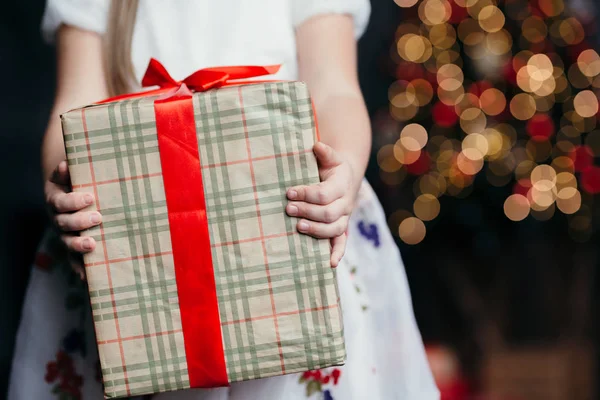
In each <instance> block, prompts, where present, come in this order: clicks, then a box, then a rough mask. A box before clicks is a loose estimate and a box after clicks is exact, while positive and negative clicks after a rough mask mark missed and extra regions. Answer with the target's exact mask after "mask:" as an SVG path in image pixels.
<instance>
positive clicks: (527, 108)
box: [510, 93, 536, 121]
mask: <svg viewBox="0 0 600 400" xmlns="http://www.w3.org/2000/svg"><path fill="white" fill-rule="evenodd" d="M535 111H536V108H535V100H534V99H533V97H531V95H529V94H527V93H519V94H517V95H516V96H515V97H513V98H512V100H511V101H510V113H511V114H512V115H513V117H515V118H516V119H519V120H521V121H525V120H528V119H530V118H531V117H533V115H534V114H535Z"/></svg>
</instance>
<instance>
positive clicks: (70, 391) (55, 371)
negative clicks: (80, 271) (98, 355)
mask: <svg viewBox="0 0 600 400" xmlns="http://www.w3.org/2000/svg"><path fill="white" fill-rule="evenodd" d="M53 239H54V240H52V239H51V240H50V241H49V243H48V248H47V251H46V252H44V251H42V252H39V253H38V254H37V255H36V258H35V265H36V266H37V267H38V268H40V269H42V270H45V271H53V272H55V273H58V274H62V275H63V276H64V279H65V280H66V282H67V283H68V290H67V292H66V294H65V303H64V307H65V308H66V309H67V310H69V311H70V312H71V313H73V316H74V318H73V321H74V325H75V326H74V327H72V328H71V329H69V330H68V331H67V332H66V334H65V335H64V336H63V338H62V339H61V341H60V343H59V346H58V347H59V351H58V353H57V354H56V360H55V361H50V362H48V363H47V364H46V375H45V377H44V379H45V380H46V382H48V383H49V384H52V383H54V386H53V387H52V393H53V394H54V395H55V396H56V397H57V398H58V399H59V400H79V399H81V388H82V386H83V376H82V375H79V374H78V373H77V371H76V370H75V364H74V361H73V357H74V356H75V355H77V354H78V355H80V356H81V357H82V358H85V357H86V356H87V348H86V340H85V338H86V334H85V325H86V324H85V323H86V319H87V318H89V309H88V307H87V304H88V301H87V288H86V285H85V283H84V282H83V281H81V279H79V277H78V275H77V274H76V273H75V272H74V271H73V269H72V268H71V265H70V263H69V262H68V260H67V257H66V252H65V251H64V246H62V244H61V243H60V242H59V241H57V240H56V238H53ZM98 372H99V371H98Z"/></svg>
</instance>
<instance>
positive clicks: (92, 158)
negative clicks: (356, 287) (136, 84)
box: [61, 60, 345, 398]
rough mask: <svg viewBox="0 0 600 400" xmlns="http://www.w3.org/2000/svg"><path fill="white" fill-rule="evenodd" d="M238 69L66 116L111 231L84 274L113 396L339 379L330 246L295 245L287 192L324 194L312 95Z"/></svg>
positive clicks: (86, 182)
mask: <svg viewBox="0 0 600 400" xmlns="http://www.w3.org/2000/svg"><path fill="white" fill-rule="evenodd" d="M273 71H274V69H273V68H272V67H227V68H213V69H205V70H200V71H198V72H196V73H195V74H193V75H191V76H190V77H188V78H186V79H185V80H184V81H182V82H177V81H175V80H173V79H172V78H171V77H170V76H169V75H168V73H167V71H166V70H165V69H164V67H162V65H160V64H159V63H158V62H157V61H155V60H152V61H151V63H150V66H149V68H148V71H147V73H146V75H145V77H144V80H143V81H142V83H143V84H144V85H145V86H154V85H158V86H160V88H159V89H157V90H153V91H148V92H144V93H138V94H133V95H126V96H121V97H117V98H113V99H109V101H105V102H101V103H98V104H94V105H90V106H86V107H83V108H79V109H75V110H71V111H69V112H67V113H65V114H63V115H62V116H61V119H62V126H63V132H64V139H65V147H66V152H67V159H68V164H69V171H70V174H71V181H72V187H73V190H74V191H83V192H89V193H92V194H93V195H94V197H95V200H96V202H95V204H94V205H93V206H91V207H90V208H89V209H92V210H93V209H95V210H98V211H99V212H101V213H102V216H103V221H102V224H101V225H99V226H97V227H94V228H92V229H89V230H88V231H86V232H84V234H85V235H86V236H91V237H93V238H94V239H95V240H96V243H97V246H96V248H95V250H94V251H93V252H91V253H89V254H87V255H86V256H85V270H86V274H87V275H86V276H87V282H88V288H89V294H90V301H91V306H92V312H93V320H94V325H95V332H96V340H97V344H98V352H99V357H100V363H101V367H102V376H103V384H104V390H105V396H106V397H107V398H117V397H123V396H133V395H142V394H149V393H157V392H163V391H170V390H177V389H185V388H195V387H218V386H227V385H228V384H229V383H231V382H238V381H244V380H250V379H258V378H265V377H270V376H276V375H282V374H290V373H295V372H301V371H307V370H314V369H320V368H324V367H328V366H333V365H341V364H343V362H344V360H345V347H344V339H343V325H342V320H341V309H340V304H339V295H338V289H337V284H336V276H335V270H333V269H332V268H330V265H329V258H330V248H329V242H328V241H327V240H317V239H314V238H311V237H309V236H306V235H301V234H299V233H298V232H297V231H296V220H295V219H294V218H291V217H289V216H287V215H286V214H285V204H286V202H287V201H286V190H287V189H288V188H290V187H292V186H295V185H310V184H315V183H318V182H319V173H318V169H317V163H316V159H315V157H314V155H313V153H312V147H313V145H314V143H315V140H317V126H316V119H315V115H314V112H313V107H312V102H311V98H310V95H309V92H308V90H307V88H306V86H305V84H303V83H301V82H269V81H254V80H244V79H247V78H253V77H254V76H258V75H264V74H269V73H272V72H273Z"/></svg>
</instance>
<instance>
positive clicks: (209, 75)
mask: <svg viewBox="0 0 600 400" xmlns="http://www.w3.org/2000/svg"><path fill="white" fill-rule="evenodd" d="M279 68H280V65H267V66H251V65H247V66H239V67H216V68H204V69H200V70H198V71H196V72H194V73H193V74H191V75H190V76H188V77H187V78H185V79H184V80H182V81H176V80H175V79H173V78H172V77H171V75H169V73H168V72H167V69H166V68H165V67H164V66H163V65H162V64H161V63H160V62H159V61H157V60H156V59H154V58H151V59H150V63H149V64H148V68H147V69H146V73H145V74H144V78H143V79H142V86H143V87H148V86H160V87H161V88H163V89H164V88H175V87H179V86H181V85H182V84H185V85H186V86H187V87H188V88H190V89H191V90H193V91H196V92H203V91H206V90H210V89H214V88H218V87H221V86H225V85H227V84H237V83H240V82H230V81H235V80H240V79H248V78H254V77H257V76H263V75H271V74H275V73H277V71H279Z"/></svg>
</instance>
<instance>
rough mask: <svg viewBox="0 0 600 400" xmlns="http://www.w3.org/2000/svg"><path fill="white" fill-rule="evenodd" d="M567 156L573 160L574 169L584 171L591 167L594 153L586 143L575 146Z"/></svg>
mask: <svg viewBox="0 0 600 400" xmlns="http://www.w3.org/2000/svg"><path fill="white" fill-rule="evenodd" d="M569 158H571V160H572V161H573V166H574V168H575V171H584V170H585V169H587V168H589V167H591V166H592V163H593V162H594V154H593V153H592V150H591V149H590V148H589V147H588V146H586V145H584V146H576V147H575V150H573V151H571V152H570V153H569Z"/></svg>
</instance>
